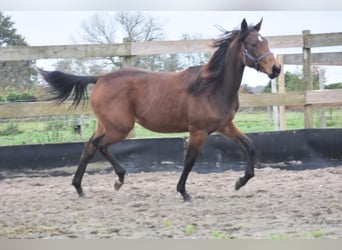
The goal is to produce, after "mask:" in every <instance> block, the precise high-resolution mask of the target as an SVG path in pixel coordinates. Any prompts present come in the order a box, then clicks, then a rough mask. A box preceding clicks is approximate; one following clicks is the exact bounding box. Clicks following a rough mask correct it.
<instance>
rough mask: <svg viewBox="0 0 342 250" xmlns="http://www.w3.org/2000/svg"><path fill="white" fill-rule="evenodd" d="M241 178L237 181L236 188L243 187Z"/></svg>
mask: <svg viewBox="0 0 342 250" xmlns="http://www.w3.org/2000/svg"><path fill="white" fill-rule="evenodd" d="M242 186H243V185H242V183H241V178H239V179H238V180H237V181H236V183H235V190H236V191H237V190H239V189H240V188H241V187H242Z"/></svg>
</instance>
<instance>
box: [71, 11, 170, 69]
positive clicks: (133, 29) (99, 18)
mask: <svg viewBox="0 0 342 250" xmlns="http://www.w3.org/2000/svg"><path fill="white" fill-rule="evenodd" d="M81 28H82V33H81V40H82V42H87V43H92V44H94V43H95V44H110V43H121V42H123V41H122V40H119V39H118V37H124V38H125V40H126V41H127V42H149V41H155V40H162V39H163V38H164V34H163V29H162V25H161V24H160V23H159V21H158V20H157V19H155V18H153V17H152V16H149V15H145V14H142V13H141V12H119V13H115V14H109V13H105V12H100V13H96V14H94V15H93V16H91V17H89V19H87V20H86V21H84V22H83V24H82V26H81ZM74 40H76V39H74ZM170 59H172V60H170ZM87 61H88V62H89V61H90V60H87ZM91 61H93V62H94V60H91ZM167 61H174V56H171V57H170V56H167V55H149V56H139V57H138V56H137V57H133V58H132V63H131V66H132V67H139V68H145V69H149V70H156V71H164V70H167V65H166V62H167ZM82 63H85V61H84V60H82ZM64 64H65V63H64ZM96 64H97V65H101V66H102V68H103V69H106V70H107V71H110V70H113V69H117V68H120V67H122V66H123V58H118V57H108V58H105V60H101V61H99V60H97V61H96ZM97 69H99V67H97ZM92 73H99V72H92Z"/></svg>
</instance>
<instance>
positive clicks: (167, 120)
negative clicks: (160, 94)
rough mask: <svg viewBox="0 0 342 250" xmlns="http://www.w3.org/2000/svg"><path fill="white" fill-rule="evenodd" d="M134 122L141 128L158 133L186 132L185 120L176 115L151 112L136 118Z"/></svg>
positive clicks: (183, 117)
mask: <svg viewBox="0 0 342 250" xmlns="http://www.w3.org/2000/svg"><path fill="white" fill-rule="evenodd" d="M136 122H137V123H139V124H140V125H141V126H143V127H145V128H147V129H149V130H151V131H154V132H159V133H176V132H186V131H188V124H187V119H186V117H185V116H180V115H178V114H172V112H171V113H168V114H166V113H164V112H151V113H149V114H145V115H142V116H136Z"/></svg>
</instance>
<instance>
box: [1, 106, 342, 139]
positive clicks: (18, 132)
mask: <svg viewBox="0 0 342 250" xmlns="http://www.w3.org/2000/svg"><path fill="white" fill-rule="evenodd" d="M325 114H326V127H327V128H342V108H327V109H326V111H325ZM75 119H76V117H75V116H63V117H50V118H49V120H45V121H44V120H38V119H37V120H32V119H31V120H28V121H16V120H10V121H4V120H3V121H2V122H0V145H1V146H5V145H23V144H45V143H60V142H77V141H87V140H88V139H89V138H90V136H91V135H92V133H93V132H94V130H95V128H96V121H95V119H94V117H93V116H89V117H86V118H84V124H83V126H82V127H83V135H82V136H79V135H78V134H77V133H75V131H74V126H73V124H74V121H75ZM286 120H287V121H286V127H287V129H288V130H292V129H303V128H304V115H303V113H302V112H295V111H290V112H287V113H286ZM234 121H235V123H236V124H237V126H238V127H239V128H240V129H241V130H242V131H243V132H244V133H249V132H264V131H274V124H273V120H272V117H271V116H270V114H268V113H266V112H265V113H246V112H240V113H238V114H237V115H236V117H235V120H234ZM320 124H321V121H320V116H319V110H315V112H314V127H315V128H320ZM187 135H188V133H175V134H160V133H154V132H151V131H149V130H146V129H144V128H143V127H141V126H140V125H138V124H137V125H136V126H135V129H134V133H132V135H131V136H132V137H133V138H161V137H184V136H187Z"/></svg>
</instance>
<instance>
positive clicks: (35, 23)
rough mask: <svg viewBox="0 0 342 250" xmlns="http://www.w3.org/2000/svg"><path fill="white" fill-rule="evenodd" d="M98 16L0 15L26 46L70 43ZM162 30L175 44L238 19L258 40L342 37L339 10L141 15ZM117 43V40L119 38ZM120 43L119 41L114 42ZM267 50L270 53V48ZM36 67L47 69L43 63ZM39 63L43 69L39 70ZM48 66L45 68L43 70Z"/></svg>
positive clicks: (254, 76) (253, 79)
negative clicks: (307, 34) (254, 27)
mask: <svg viewBox="0 0 342 250" xmlns="http://www.w3.org/2000/svg"><path fill="white" fill-rule="evenodd" d="M96 12H99V11H72V10H68V11H51V10H48V11H32V10H25V11H13V10H11V11H4V12H3V13H4V14H5V15H9V16H11V19H12V21H14V23H15V27H16V28H17V30H18V33H19V34H21V35H23V36H24V37H25V40H26V42H27V43H28V44H29V45H31V46H39V45H66V44H73V43H74V42H73V39H72V37H73V38H76V39H77V38H78V37H79V36H80V33H81V31H82V28H81V26H82V23H83V22H84V21H85V20H87V19H88V18H89V17H90V16H91V15H93V14H94V13H96ZM142 13H146V14H148V15H151V16H153V17H154V18H155V19H157V20H158V21H159V22H160V23H161V24H162V26H163V30H164V33H165V34H166V40H179V39H181V37H182V34H190V35H196V36H199V37H201V38H208V39H210V38H215V37H217V36H218V35H219V34H220V32H219V30H218V29H217V28H216V27H215V26H216V25H220V26H222V27H223V28H225V29H227V30H232V29H234V28H236V27H239V25H240V23H241V21H242V19H243V18H246V20H247V22H248V23H254V24H255V23H257V22H259V21H260V19H261V18H263V25H262V28H261V31H260V33H261V34H262V35H263V36H274V35H298V34H301V33H302V31H303V30H310V31H311V33H312V34H315V33H329V32H342V26H341V24H342V11H340V10H339V11H331V10H330V11H147V12H144V11H142ZM119 39H120V38H119ZM118 42H120V40H119V41H118ZM271 50H272V48H271ZM341 50H342V46H339V47H329V48H317V49H313V52H325V51H341ZM272 51H273V52H274V53H275V54H278V53H279V54H280V53H301V49H300V48H298V49H285V50H284V49H283V50H279V49H278V50H272ZM37 64H38V66H43V67H44V66H45V67H47V69H51V67H52V66H51V64H50V65H48V63H47V62H46V60H41V61H38V62H37ZM41 64H44V65H41ZM49 67H50V68H49ZM321 68H323V69H325V71H326V84H329V83H335V82H342V70H341V66H329V67H328V66H322V67H321ZM298 69H299V68H298V66H285V70H289V71H297V70H298ZM268 82H269V79H268V78H267V76H265V75H264V74H262V73H258V72H256V71H255V70H253V69H248V70H246V71H245V74H244V79H243V83H248V84H249V85H252V86H253V85H254V86H256V85H266V84H267V83H268Z"/></svg>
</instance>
